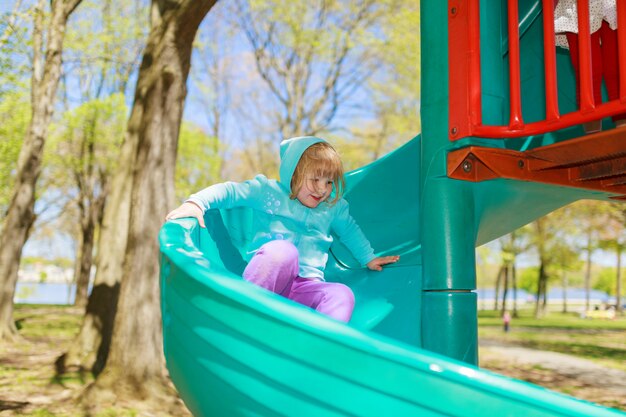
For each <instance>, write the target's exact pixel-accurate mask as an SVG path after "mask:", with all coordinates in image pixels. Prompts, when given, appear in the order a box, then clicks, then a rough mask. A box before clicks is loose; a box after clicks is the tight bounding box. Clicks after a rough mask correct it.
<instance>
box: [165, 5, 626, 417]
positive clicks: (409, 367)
mask: <svg viewBox="0 0 626 417" xmlns="http://www.w3.org/2000/svg"><path fill="white" fill-rule="evenodd" d="M421 9H422V10H421V16H422V22H423V23H422V27H421V36H422V50H428V51H429V54H428V56H424V54H423V58H422V68H423V71H422V74H423V75H422V77H423V79H422V126H423V132H422V135H420V136H418V137H416V138H414V139H413V140H412V141H411V142H409V143H408V144H406V145H405V146H403V147H401V148H399V149H398V150H396V151H394V152H393V153H391V154H389V155H387V156H386V157H384V158H382V159H380V160H378V161H376V162H374V163H372V164H370V165H368V166H365V167H363V168H361V169H358V170H356V171H353V172H351V173H349V174H348V176H347V182H348V190H349V192H348V193H347V194H346V198H347V199H348V200H349V201H350V203H351V211H352V214H353V215H354V217H355V218H356V219H357V221H358V222H359V224H360V225H361V226H362V228H363V229H364V231H365V233H366V234H367V236H368V237H369V238H370V240H371V241H372V244H373V246H374V247H375V248H376V249H377V250H379V253H380V254H396V253H399V254H400V255H401V256H402V259H401V261H400V262H399V263H398V264H396V265H393V266H391V267H388V268H386V269H385V271H383V272H381V273H377V272H372V271H366V270H364V269H361V268H358V266H357V265H356V262H355V261H354V259H353V258H352V257H351V255H350V254H349V252H348V251H347V250H346V249H345V248H344V247H342V246H341V245H338V244H336V245H334V246H333V247H332V249H331V252H332V255H333V256H331V257H330V260H329V264H328V266H327V274H328V279H329V280H334V281H340V282H344V283H346V284H348V285H350V286H351V288H353V290H354V291H355V295H356V300H357V307H356V309H355V314H354V317H353V320H352V321H351V323H350V325H349V326H346V325H343V324H341V323H337V322H334V321H333V320H331V319H328V318H326V317H323V316H321V315H319V314H317V313H315V312H313V311H310V310H309V309H307V308H304V307H302V306H299V305H297V304H295V303H292V302H290V301H289V300H285V299H283V298H281V297H279V296H276V295H274V294H271V293H268V292H266V291H264V290H262V289H259V288H256V287H254V286H252V285H250V284H248V283H247V282H245V281H243V280H242V279H241V278H240V273H241V271H242V269H243V267H244V266H245V263H244V261H243V259H242V256H241V252H242V248H243V247H244V246H245V243H246V241H247V239H249V229H248V227H247V226H248V224H249V212H247V211H245V210H230V211H224V212H221V213H220V212H218V211H210V212H209V213H207V216H206V219H205V220H206V223H207V229H201V228H200V227H199V226H198V225H197V222H196V221H195V220H192V219H181V220H177V221H172V222H168V223H166V224H165V225H164V226H163V228H162V230H161V232H160V235H159V241H160V247H161V297H162V315H163V336H164V350H165V356H166V361H167V366H168V370H169V372H170V375H171V377H172V380H173V382H174V384H175V386H176V388H177V389H178V391H179V393H180V395H181V397H182V398H183V400H184V401H185V404H186V405H187V406H188V407H189V409H190V410H191V411H192V412H193V414H194V415H195V416H228V417H230V416H377V417H378V416H426V417H428V416H468V417H469V416H476V415H481V416H487V417H489V416H520V417H521V416H524V417H526V416H529V417H533V416H625V415H626V414H624V413H621V412H619V411H617V410H612V409H608V408H604V407H600V406H597V405H595V404H592V403H588V402H585V401H581V400H577V399H574V398H571V397H567V396H565V395H561V394H558V393H554V392H552V391H549V390H546V389H543V388H540V387H537V386H534V385H532V384H527V383H524V382H520V381H516V380H512V379H509V378H506V377H502V376H499V375H496V374H493V373H490V372H487V371H484V370H481V369H479V368H477V367H476V366H475V364H477V362H478V356H477V323H476V294H475V292H474V289H475V258H474V248H475V246H477V245H480V244H483V243H486V242H488V241H490V240H492V239H494V238H497V237H499V236H501V235H503V234H506V233H508V232H509V231H511V230H514V229H515V228H517V227H519V226H522V225H524V224H526V223H528V222H529V221H532V220H534V219H536V218H537V217H540V216H541V215H544V214H546V213H549V212H551V211H553V210H554V209H556V208H558V207H561V206H563V205H566V204H568V203H570V202H573V201H576V200H578V199H581V198H594V199H607V198H608V197H609V196H607V195H605V194H602V193H596V192H589V191H581V190H578V189H568V188H562V187H554V186H547V185H542V184H536V183H527V182H519V181H508V180H496V181H488V182H484V183H468V182H462V181H456V180H451V179H449V178H447V177H446V171H445V158H446V154H447V152H449V151H450V150H452V149H456V148H458V147H461V146H466V145H468V144H479V145H487V146H492V147H507V148H513V149H518V150H523V149H530V148H533V147H536V146H542V145H546V144H550V143H555V142H558V141H560V140H565V139H567V138H569V137H573V136H577V135H579V134H580V132H579V128H572V129H567V130H564V131H561V132H557V133H555V134H546V135H541V136H537V137H531V138H520V139H515V140H508V141H501V142H496V141H492V140H484V139H478V138H467V139H464V140H462V141H459V142H456V143H450V142H449V141H448V139H447V126H448V120H447V106H448V102H447V94H448V92H447V89H446V86H447V77H448V75H447V70H446V68H447V46H446V43H447V10H446V7H445V4H444V3H443V2H440V1H437V0H430V1H426V0H423V1H422V3H421ZM539 9H540V7H538V2H537V1H523V0H522V1H520V16H521V18H520V21H521V24H520V31H521V32H522V33H523V34H524V37H523V38H522V52H523V55H522V65H523V67H524V68H526V67H527V68H526V72H525V74H526V75H527V76H526V77H525V80H524V82H525V83H527V85H525V86H524V88H523V89H522V91H523V92H524V95H523V101H528V100H532V101H533V102H535V100H542V99H541V97H542V94H543V92H542V88H543V86H542V85H541V83H540V82H538V80H540V79H541V77H542V74H541V73H538V74H535V73H534V72H536V71H537V69H536V68H537V66H539V68H541V66H540V65H541V63H540V62H535V61H533V60H536V59H538V58H537V57H541V54H537V53H536V51H533V50H532V48H528V47H526V48H525V47H524V46H525V45H534V44H535V43H536V42H537V37H541V30H540V27H539V26H540V23H539V24H537V21H540V19H538V16H539V17H540V15H539ZM504 13H505V10H503V9H502V5H501V2H500V1H496V0H491V1H484V2H483V6H482V8H481V21H482V26H483V30H482V32H481V42H482V46H483V51H484V52H483V57H482V60H483V63H482V69H483V78H486V79H489V80H491V81H492V82H490V83H487V84H486V85H488V86H489V87H488V89H487V90H486V91H485V92H484V95H483V102H484V109H483V112H484V113H485V118H486V119H488V120H489V121H490V122H491V123H494V124H503V123H505V121H504V120H505V115H506V114H507V112H508V109H506V108H505V107H504V106H503V105H502V103H504V102H506V97H507V93H506V79H505V78H506V77H505V76H503V75H502V74H506V71H507V70H506V42H505V36H504V35H503V34H502V24H503V22H505V20H503V19H504V17H505V15H504ZM433 45H436V46H440V48H433ZM525 51H526V52H525ZM567 59H568V58H567V56H565V55H562V54H560V55H559V56H558V68H559V83H560V84H563V85H565V86H566V87H568V88H569V87H572V86H573V77H572V75H571V69H570V68H569V63H568V62H567ZM533 71H534V72H533ZM487 77H488V78H487ZM568 83H569V84H568ZM564 91H568V90H567V89H564ZM572 91H573V90H572ZM537 102H539V101H537ZM560 105H561V106H562V109H564V110H563V111H567V108H568V106H569V107H570V108H571V106H573V98H572V97H560ZM490 109H497V111H489V110H490ZM542 112H543V110H542V108H541V105H538V106H534V107H533V108H532V110H531V112H529V113H526V112H525V113H524V118H525V120H527V121H531V120H539V119H541V118H542V117H543V113H542Z"/></svg>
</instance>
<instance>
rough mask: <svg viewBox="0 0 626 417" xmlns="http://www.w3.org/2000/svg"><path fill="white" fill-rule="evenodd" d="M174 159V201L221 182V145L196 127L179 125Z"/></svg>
mask: <svg viewBox="0 0 626 417" xmlns="http://www.w3.org/2000/svg"><path fill="white" fill-rule="evenodd" d="M178 142H179V144H178V152H177V158H176V181H175V183H176V185H175V187H176V201H184V200H185V199H186V198H187V197H189V195H190V194H191V193H194V192H196V191H198V190H199V189H201V188H204V187H207V186H209V185H211V184H215V183H217V182H220V181H221V180H222V177H221V175H220V171H221V167H222V157H221V156H220V155H221V144H220V143H219V141H218V140H217V138H215V137H211V136H209V135H207V134H206V133H205V132H204V131H203V130H202V129H200V128H199V127H198V126H195V125H193V124H191V123H183V125H182V128H181V131H180V138H179V141H178Z"/></svg>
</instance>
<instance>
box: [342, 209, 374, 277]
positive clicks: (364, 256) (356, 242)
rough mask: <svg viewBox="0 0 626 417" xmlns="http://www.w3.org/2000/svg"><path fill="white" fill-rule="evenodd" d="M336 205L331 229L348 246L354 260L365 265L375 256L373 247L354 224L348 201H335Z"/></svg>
mask: <svg viewBox="0 0 626 417" xmlns="http://www.w3.org/2000/svg"><path fill="white" fill-rule="evenodd" d="M337 206H338V207H337V213H336V215H335V218H334V219H333V222H332V223H331V229H332V230H333V232H335V234H336V235H337V236H339V240H340V241H341V242H342V243H343V244H344V245H346V246H347V247H348V249H349V250H350V252H352V255H354V257H355V258H356V260H357V261H359V263H360V264H361V265H363V266H365V265H367V263H368V262H369V261H371V260H372V259H374V258H376V255H375V254H374V249H372V246H371V245H370V242H369V240H367V237H365V234H364V233H363V231H362V230H361V228H360V227H359V225H358V224H356V221H354V218H353V217H352V216H351V215H350V210H349V205H348V202H347V201H345V200H340V201H339V202H337Z"/></svg>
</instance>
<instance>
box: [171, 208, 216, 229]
mask: <svg viewBox="0 0 626 417" xmlns="http://www.w3.org/2000/svg"><path fill="white" fill-rule="evenodd" d="M203 214H204V213H203V212H202V209H201V208H200V207H198V205H197V204H195V203H192V202H186V203H183V204H182V205H181V206H180V207H178V208H177V209H175V210H172V211H170V212H169V213H168V215H167V216H165V221H168V220H173V219H180V218H182V217H193V218H195V219H198V223H199V224H200V227H206V226H205V225H204V216H203Z"/></svg>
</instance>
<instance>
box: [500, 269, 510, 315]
mask: <svg viewBox="0 0 626 417" xmlns="http://www.w3.org/2000/svg"><path fill="white" fill-rule="evenodd" d="M503 268H504V282H503V284H504V285H503V288H502V309H501V311H500V316H501V317H504V312H505V311H506V297H507V296H508V295H509V269H510V266H509V265H508V264H507V265H503Z"/></svg>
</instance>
